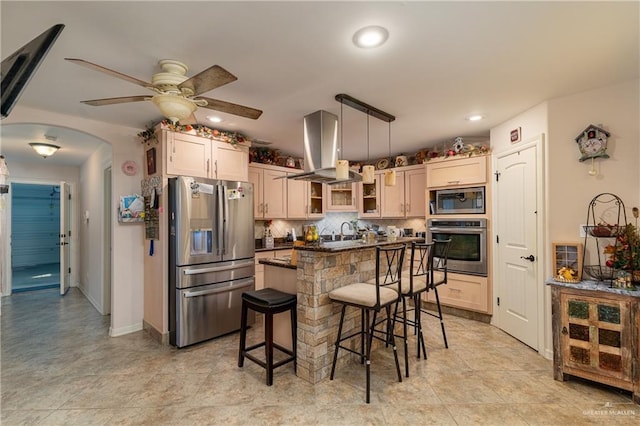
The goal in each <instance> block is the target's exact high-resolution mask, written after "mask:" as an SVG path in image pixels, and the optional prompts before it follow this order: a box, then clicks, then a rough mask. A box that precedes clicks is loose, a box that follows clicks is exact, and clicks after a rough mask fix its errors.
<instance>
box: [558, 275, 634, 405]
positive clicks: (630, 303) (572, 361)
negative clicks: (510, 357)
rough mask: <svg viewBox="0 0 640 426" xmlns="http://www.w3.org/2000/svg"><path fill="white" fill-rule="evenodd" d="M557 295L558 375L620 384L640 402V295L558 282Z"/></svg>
mask: <svg viewBox="0 0 640 426" xmlns="http://www.w3.org/2000/svg"><path fill="white" fill-rule="evenodd" d="M633 293H636V294H638V292H633ZM551 301H552V327H553V343H554V345H553V352H554V353H553V364H554V378H555V379H556V380H566V379H567V378H568V376H569V375H572V376H578V377H582V378H584V379H588V380H593V381H595V382H599V383H604V384H606V385H609V386H615V387H618V388H621V389H625V390H628V391H631V392H632V393H633V400H634V401H635V402H636V403H640V364H639V351H640V338H639V335H638V333H639V331H640V296H639V295H635V296H631V295H628V294H617V293H612V292H606V291H600V290H585V289H579V288H569V287H564V286H560V285H552V286H551Z"/></svg>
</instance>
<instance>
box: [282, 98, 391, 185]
mask: <svg viewBox="0 0 640 426" xmlns="http://www.w3.org/2000/svg"><path fill="white" fill-rule="evenodd" d="M335 99H336V101H338V102H340V103H341V104H343V105H347V106H350V107H351V108H354V109H357V110H358V111H361V112H363V113H365V114H368V115H370V116H372V117H375V118H377V119H379V120H382V121H386V122H387V123H391V122H392V121H394V120H395V119H396V118H395V117H394V116H393V115H391V114H389V113H387V112H384V111H382V110H379V109H378V108H375V107H373V106H371V105H369V104H366V103H364V102H362V101H360V100H358V99H355V98H353V97H351V96H349V95H346V94H344V93H341V94H338V95H336V98H335ZM340 125H342V123H340ZM337 160H338V117H337V116H336V115H333V114H331V113H330V112H327V111H323V110H320V111H316V112H314V113H311V114H309V115H306V116H305V117H304V173H299V174H295V175H289V176H287V177H286V178H287V179H295V180H304V181H309V182H319V183H326V184H328V185H333V184H336V183H350V182H360V181H362V175H360V174H359V173H356V172H354V171H352V170H349V177H348V179H337V173H336V161H337Z"/></svg>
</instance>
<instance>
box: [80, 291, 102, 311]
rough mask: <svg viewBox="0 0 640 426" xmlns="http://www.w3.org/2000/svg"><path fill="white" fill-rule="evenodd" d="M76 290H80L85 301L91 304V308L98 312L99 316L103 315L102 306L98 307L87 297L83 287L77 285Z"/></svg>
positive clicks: (95, 302) (96, 303) (87, 294)
mask: <svg viewBox="0 0 640 426" xmlns="http://www.w3.org/2000/svg"><path fill="white" fill-rule="evenodd" d="M77 288H78V290H80V291H81V292H82V294H83V295H84V297H85V299H87V300H88V301H89V303H91V304H92V305H93V307H94V308H96V311H98V312H99V313H100V315H104V313H103V312H102V305H98V302H97V301H95V300H93V298H92V297H91V296H89V293H87V292H86V291H85V289H84V287H83V286H81V285H78V286H77Z"/></svg>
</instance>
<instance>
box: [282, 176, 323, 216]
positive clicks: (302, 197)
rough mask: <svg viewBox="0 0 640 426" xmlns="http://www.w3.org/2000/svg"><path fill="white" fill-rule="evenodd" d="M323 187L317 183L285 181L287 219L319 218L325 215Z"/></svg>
mask: <svg viewBox="0 0 640 426" xmlns="http://www.w3.org/2000/svg"><path fill="white" fill-rule="evenodd" d="M324 194H325V186H324V185H322V184H321V183H317V182H305V181H300V180H287V218H289V219H310V218H321V217H324V215H325V213H326V202H325V196H324Z"/></svg>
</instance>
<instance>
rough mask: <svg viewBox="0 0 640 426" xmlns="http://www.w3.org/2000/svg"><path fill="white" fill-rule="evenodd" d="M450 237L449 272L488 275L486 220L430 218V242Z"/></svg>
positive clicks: (428, 232)
mask: <svg viewBox="0 0 640 426" xmlns="http://www.w3.org/2000/svg"><path fill="white" fill-rule="evenodd" d="M449 238H451V247H450V249H449V260H448V269H449V271H450V272H458V273H461V274H470V275H481V276H485V277H486V276H487V219H475V218H474V219H429V221H428V222H427V241H432V240H448V239H449Z"/></svg>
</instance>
